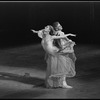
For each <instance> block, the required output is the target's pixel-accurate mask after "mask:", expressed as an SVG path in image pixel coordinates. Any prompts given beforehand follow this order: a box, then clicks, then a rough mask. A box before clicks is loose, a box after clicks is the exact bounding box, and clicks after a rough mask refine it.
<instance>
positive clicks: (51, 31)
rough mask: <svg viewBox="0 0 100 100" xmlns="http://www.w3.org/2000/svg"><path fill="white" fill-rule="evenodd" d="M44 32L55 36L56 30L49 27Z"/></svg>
mask: <svg viewBox="0 0 100 100" xmlns="http://www.w3.org/2000/svg"><path fill="white" fill-rule="evenodd" d="M44 30H45V32H46V34H50V35H54V34H53V33H54V29H53V27H52V26H51V25H47V26H46V27H45V29H44Z"/></svg>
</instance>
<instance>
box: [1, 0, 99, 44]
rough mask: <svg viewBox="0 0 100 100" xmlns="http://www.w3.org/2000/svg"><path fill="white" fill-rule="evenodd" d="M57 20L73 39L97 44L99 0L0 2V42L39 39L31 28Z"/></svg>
mask: <svg viewBox="0 0 100 100" xmlns="http://www.w3.org/2000/svg"><path fill="white" fill-rule="evenodd" d="M55 21H59V22H60V23H61V25H62V26H63V31H64V32H65V33H69V32H71V33H73V34H77V37H70V38H71V39H72V40H74V41H76V43H80V44H81V43H83V44H99V42H100V39H99V33H100V28H99V27H100V2H89V1H88V2H0V45H1V46H5V45H9V46H10V45H20V44H31V43H39V42H40V41H41V39H40V38H39V37H38V36H37V35H36V34H33V33H32V31H30V30H31V29H35V30H39V29H43V28H44V27H45V26H46V25H48V24H52V23H53V22H55Z"/></svg>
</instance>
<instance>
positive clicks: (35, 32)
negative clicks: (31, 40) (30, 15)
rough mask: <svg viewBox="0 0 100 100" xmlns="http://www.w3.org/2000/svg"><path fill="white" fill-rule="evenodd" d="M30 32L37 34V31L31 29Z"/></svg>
mask: <svg viewBox="0 0 100 100" xmlns="http://www.w3.org/2000/svg"><path fill="white" fill-rule="evenodd" d="M31 31H32V32H33V33H39V31H35V30H33V29H32V30H31Z"/></svg>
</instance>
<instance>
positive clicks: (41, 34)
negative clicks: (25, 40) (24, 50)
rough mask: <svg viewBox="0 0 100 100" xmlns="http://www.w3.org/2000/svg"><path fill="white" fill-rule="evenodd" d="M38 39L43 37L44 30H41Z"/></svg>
mask: <svg viewBox="0 0 100 100" xmlns="http://www.w3.org/2000/svg"><path fill="white" fill-rule="evenodd" d="M38 37H40V38H42V37H43V31H42V30H40V31H39V32H38Z"/></svg>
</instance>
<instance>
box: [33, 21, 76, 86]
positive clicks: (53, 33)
mask: <svg viewBox="0 0 100 100" xmlns="http://www.w3.org/2000/svg"><path fill="white" fill-rule="evenodd" d="M62 29H63V28H62V26H61V25H60V23H59V22H55V23H54V24H53V26H51V25H47V26H46V27H45V28H44V29H42V30H39V31H35V30H32V31H33V32H34V33H37V34H38V36H39V37H40V38H41V39H42V41H41V45H42V47H43V49H44V50H45V52H46V53H45V60H46V63H47V70H46V79H45V85H46V87H47V88H59V87H60V88H72V86H69V85H68V84H67V81H66V80H67V77H73V76H75V75H76V71H75V61H76V56H75V53H74V49H73V47H74V45H75V42H73V41H72V40H70V39H68V37H67V36H76V35H74V34H64V32H62Z"/></svg>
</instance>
